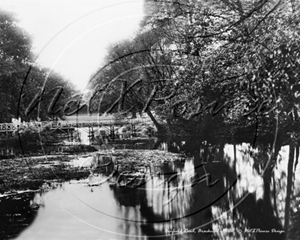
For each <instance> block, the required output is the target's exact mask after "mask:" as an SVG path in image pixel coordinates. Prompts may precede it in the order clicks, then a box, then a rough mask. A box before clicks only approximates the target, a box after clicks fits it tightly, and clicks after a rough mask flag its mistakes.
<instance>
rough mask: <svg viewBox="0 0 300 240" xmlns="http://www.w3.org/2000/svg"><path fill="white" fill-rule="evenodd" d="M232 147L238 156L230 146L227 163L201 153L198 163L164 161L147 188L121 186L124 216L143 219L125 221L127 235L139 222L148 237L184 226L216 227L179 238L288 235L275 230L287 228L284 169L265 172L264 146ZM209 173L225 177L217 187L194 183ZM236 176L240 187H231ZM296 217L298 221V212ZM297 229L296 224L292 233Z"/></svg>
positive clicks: (119, 193)
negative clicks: (206, 160)
mask: <svg viewBox="0 0 300 240" xmlns="http://www.w3.org/2000/svg"><path fill="white" fill-rule="evenodd" d="M224 149H226V148H224ZM227 149H228V146H227ZM232 149H236V153H235V154H234V153H232V154H231V155H230V154H229V155H228V151H227V150H226V151H225V150H224V159H223V161H221V162H217V163H207V164H205V165H204V166H205V167H203V165H201V164H202V163H203V159H201V158H199V157H197V158H195V159H194V161H191V160H186V161H185V162H179V163H176V162H172V163H167V164H164V165H163V166H162V167H161V168H160V171H162V172H161V173H160V174H157V173H158V172H154V173H156V175H153V176H148V177H147V179H146V180H147V181H146V186H145V187H146V190H143V189H130V188H126V187H125V188H118V189H115V191H114V193H115V196H116V198H117V200H118V202H119V203H120V213H121V215H122V217H124V218H129V219H130V220H135V221H141V222H136V223H130V222H129V223H128V222H127V223H126V222H125V221H124V223H122V224H123V225H124V226H123V227H124V228H126V227H127V228H128V230H127V231H126V233H129V232H132V231H133V230H132V229H133V225H132V224H135V228H136V230H135V234H137V233H139V234H140V233H142V234H143V235H147V236H158V235H164V234H166V230H178V229H194V228H197V229H201V230H208V229H210V230H213V231H214V232H213V234H209V233H205V234H204V233H202V234H201V236H200V233H197V234H196V233H193V234H182V235H179V236H174V239H177V238H178V239H212V238H215V239H283V238H284V233H282V234H279V233H272V229H276V230H277V231H282V230H283V222H284V221H283V215H282V214H284V206H283V205H284V199H285V194H286V192H285V187H286V183H284V181H283V182H282V180H283V179H280V178H281V177H282V176H283V177H284V172H276V171H275V170H273V171H271V173H272V174H271V177H270V176H267V177H264V176H262V175H261V174H262V169H263V166H264V164H266V156H267V154H266V152H264V150H263V149H259V150H258V149H256V150H255V151H254V150H251V149H250V150H249V149H248V148H247V147H246V146H245V145H244V146H240V145H239V146H236V147H235V148H233V147H232ZM247 149H248V150H247ZM246 150H247V151H246ZM279 160H280V159H279ZM279 160H278V159H277V160H276V161H279ZM259 163H261V165H258V164H259ZM277 164H278V163H277ZM277 171H278V170H277ZM174 173H177V174H175V175H174ZM275 173H276V174H277V175H275ZM205 174H210V176H211V181H210V182H211V183H212V182H214V181H215V180H217V179H218V180H219V181H218V182H217V183H216V184H215V185H214V186H212V187H208V186H207V182H206V179H205V180H204V181H201V182H199V183H197V181H196V182H195V181H193V180H195V176H196V175H198V176H204V175H205ZM238 176H240V178H239V177H238ZM277 178H279V179H280V180H281V182H280V181H279V180H278V179H277ZM236 180H237V182H236V185H234V186H233V187H232V188H231V189H230V190H228V189H229V188H230V187H231V186H232V185H233V184H234V183H235V181H236ZM193 183H194V185H191V184H193ZM266 185H268V186H266ZM251 189H252V190H251ZM227 190H228V191H227ZM249 190H250V191H251V193H250V194H248V192H249ZM247 194H248V195H247ZM218 198H220V199H218ZM237 203H239V204H237ZM211 204H212V205H211ZM126 207H130V209H126ZM133 212H134V214H133ZM291 216H292V219H293V218H296V217H297V214H295V213H292V215H291ZM210 221H212V222H211V223H210ZM295 222H297V221H295ZM137 226H138V227H137ZM130 229H131V230H130ZM251 229H259V230H260V231H270V232H269V233H260V232H259V230H257V231H258V232H256V233H255V232H251ZM252 231H253V230H252ZM296 232H297V230H295V228H294V230H293V231H291V234H296ZM293 236H294V235H293ZM162 239H163V237H162ZM166 239H168V238H167V237H166Z"/></svg>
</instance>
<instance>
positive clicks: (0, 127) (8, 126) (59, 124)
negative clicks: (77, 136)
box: [0, 118, 152, 132]
mask: <svg viewBox="0 0 300 240" xmlns="http://www.w3.org/2000/svg"><path fill="white" fill-rule="evenodd" d="M137 123H148V124H151V123H152V121H151V119H148V118H135V119H122V120H116V119H104V120H99V121H80V120H79V121H72V122H70V121H44V122H22V123H19V124H16V123H0V132H13V131H16V130H18V129H19V128H27V127H36V128H41V129H42V128H45V127H50V128H51V129H61V128H80V127H101V126H107V125H125V124H137Z"/></svg>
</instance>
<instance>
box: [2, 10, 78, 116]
mask: <svg viewBox="0 0 300 240" xmlns="http://www.w3.org/2000/svg"><path fill="white" fill-rule="evenodd" d="M0 32H1V35H0V86H1V88H0V100H1V105H0V121H1V122H10V121H11V118H16V117H21V118H22V119H23V120H26V121H29V120H36V119H37V118H40V119H42V120H48V119H51V118H53V117H62V116H63V111H56V110H57V109H61V108H62V105H63V104H65V103H66V101H67V99H68V98H70V97H71V95H72V94H73V93H74V86H72V85H71V84H70V83H68V82H67V81H66V80H65V79H64V78H63V77H62V76H60V75H59V74H57V73H55V72H53V71H52V72H51V71H50V70H48V69H43V68H42V67H40V66H38V65H37V64H36V63H35V62H34V55H33V54H32V52H31V41H30V37H29V35H28V34H27V33H26V32H25V31H24V30H23V29H21V28H20V27H19V26H18V24H17V21H16V19H15V18H14V17H13V16H12V15H11V14H9V13H8V12H5V11H2V10H1V11H0ZM59 89H63V91H62V92H61V94H60V95H59V98H58V99H56V101H55V104H56V108H55V109H56V110H54V109H49V108H53V107H54V106H53V107H52V105H53V104H52V105H51V102H52V101H53V99H54V100H55V96H56V94H59ZM41 93H43V94H41ZM40 96H43V98H42V99H43V100H42V103H39V102H40V100H41V99H40ZM37 103H38V104H37ZM41 104H42V105H43V106H41ZM38 106H39V107H38Z"/></svg>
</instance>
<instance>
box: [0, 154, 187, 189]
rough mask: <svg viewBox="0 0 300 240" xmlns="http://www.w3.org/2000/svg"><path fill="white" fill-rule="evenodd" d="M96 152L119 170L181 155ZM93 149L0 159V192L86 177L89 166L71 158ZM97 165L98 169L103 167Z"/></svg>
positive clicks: (152, 163)
mask: <svg viewBox="0 0 300 240" xmlns="http://www.w3.org/2000/svg"><path fill="white" fill-rule="evenodd" d="M99 153H101V154H104V155H107V156H109V157H113V158H114V164H115V165H117V168H118V171H119V172H122V171H130V172H137V171H139V170H140V169H141V168H146V167H150V166H159V165H161V164H163V163H164V162H169V161H174V160H180V159H183V158H184V156H183V155H181V154H175V153H169V152H165V151H159V150H129V149H124V150H116V151H113V152H107V151H102V152H101V151H99ZM91 156H92V153H89V154H84V155H83V154H82V155H52V156H32V157H25V158H16V159H2V160H0V194H4V193H13V192H15V191H21V190H38V189H40V188H41V186H42V185H43V183H45V182H47V181H53V180H55V181H62V182H63V181H69V180H71V179H77V180H79V179H83V178H87V177H88V176H89V175H90V174H91V171H90V168H89V166H88V165H87V166H75V165H73V164H72V161H76V159H79V158H81V159H82V158H86V159H88V158H90V157H91ZM106 170H107V169H105V168H101V167H100V168H98V170H97V172H98V173H99V172H100V173H101V172H104V171H106Z"/></svg>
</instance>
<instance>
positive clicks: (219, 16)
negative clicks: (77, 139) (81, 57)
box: [90, 0, 300, 143]
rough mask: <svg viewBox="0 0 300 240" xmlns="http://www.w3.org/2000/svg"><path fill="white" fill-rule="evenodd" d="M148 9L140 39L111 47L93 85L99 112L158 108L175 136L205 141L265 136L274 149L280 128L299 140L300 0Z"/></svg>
mask: <svg viewBox="0 0 300 240" xmlns="http://www.w3.org/2000/svg"><path fill="white" fill-rule="evenodd" d="M145 6H146V7H145V9H146V12H147V13H148V15H147V16H146V17H145V19H144V20H143V22H142V23H141V28H140V31H139V33H138V34H137V36H136V37H135V38H134V39H132V40H126V41H123V42H120V43H117V44H115V45H114V46H112V47H111V48H110V49H109V53H108V57H107V61H106V63H107V64H106V65H105V66H104V67H102V68H100V69H99V70H98V71H97V72H96V74H95V75H94V76H93V78H92V79H91V81H90V88H91V89H93V90H94V92H93V99H92V101H90V103H91V104H92V105H93V106H94V108H98V107H99V103H101V104H102V105H101V107H102V108H101V110H100V109H98V110H99V111H100V112H104V111H108V112H110V111H148V112H149V111H150V110H152V111H154V112H155V113H156V115H157V116H159V117H160V119H162V120H164V122H165V123H167V125H166V126H167V128H168V131H169V133H173V134H176V135H178V134H179V135H193V137H195V136H198V137H199V138H200V140H201V141H202V140H209V139H210V137H211V136H214V138H215V136H221V137H225V136H227V137H228V136H234V137H235V138H236V139H239V138H241V139H240V141H242V140H243V141H248V142H249V141H250V139H253V138H255V135H256V136H260V137H261V138H262V139H263V140H264V141H268V142H271V141H272V139H273V140H274V138H275V132H276V131H278V129H280V131H281V132H282V133H290V134H292V132H293V129H295V127H296V126H297V124H298V118H299V116H298V108H299V104H298V101H299V98H298V97H299V86H300V85H299V83H298V78H299V64H300V57H299V56H300V55H299V54H300V53H299V51H300V50H299V49H300V48H299V33H300V29H299V24H298V23H299V19H298V17H297V16H298V13H299V1H268V0H264V1H246V0H240V1H226V0H223V1H222V0H220V1H213V2H211V1H196V0H189V1H180V0H176V1H146V5H145ZM103 99H105V100H103ZM101 100H102V101H101ZM112 103H113V104H112ZM152 117H153V116H152ZM278 124H279V125H278ZM278 126H279V127H278ZM208 129H209V131H207V130H208ZM295 134H296V133H295V132H294V133H293V134H292V135H293V136H294V137H295ZM284 135H286V134H284ZM281 136H282V135H281ZM289 138H290V135H286V137H282V139H279V140H280V141H281V142H282V143H283V142H284V141H286V140H287V139H289ZM211 140H212V139H211Z"/></svg>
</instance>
